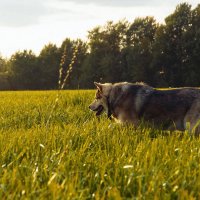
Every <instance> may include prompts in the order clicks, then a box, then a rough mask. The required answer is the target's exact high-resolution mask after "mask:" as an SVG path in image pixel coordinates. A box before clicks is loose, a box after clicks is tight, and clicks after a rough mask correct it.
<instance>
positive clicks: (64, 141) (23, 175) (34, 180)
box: [0, 91, 200, 200]
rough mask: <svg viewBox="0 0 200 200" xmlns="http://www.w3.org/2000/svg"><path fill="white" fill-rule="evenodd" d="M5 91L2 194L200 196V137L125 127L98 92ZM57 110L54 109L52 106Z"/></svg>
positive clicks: (0, 121) (1, 99)
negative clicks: (99, 102)
mask: <svg viewBox="0 0 200 200" xmlns="http://www.w3.org/2000/svg"><path fill="white" fill-rule="evenodd" d="M56 94H57V92H56V91H44V92H0V152H1V153H0V199H147V200H149V199H185V200H188V199H200V139H199V138H195V137H191V136H190V135H189V134H188V133H187V132H185V133H179V132H173V133H171V134H166V133H163V132H162V131H160V130H152V129H150V128H145V127H142V126H141V127H140V128H138V129H136V130H135V129H134V128H133V127H132V126H122V125H120V124H116V123H115V122H111V121H110V120H108V119H106V116H102V117H101V119H100V120H99V121H98V120H97V119H96V118H95V115H94V113H92V112H90V111H89V109H88V105H89V103H90V102H91V101H92V99H93V96H94V91H63V92H62V93H61V95H60V97H59V101H58V105H57V106H55V108H54V105H55V99H56ZM52 109H53V111H52Z"/></svg>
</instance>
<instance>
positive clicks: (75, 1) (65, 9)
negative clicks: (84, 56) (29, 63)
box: [0, 0, 199, 57]
mask: <svg viewBox="0 0 200 200" xmlns="http://www.w3.org/2000/svg"><path fill="white" fill-rule="evenodd" d="M181 2H183V1H182V0H168V1H161V0H151V1H149V0H123V1H122V0H0V44H1V45H0V54H2V55H3V56H7V57H9V56H10V55H11V54H13V53H14V52H16V51H18V50H23V49H32V50H33V51H34V52H35V53H36V54H38V53H39V52H40V50H41V49H42V47H43V46H44V45H45V44H48V43H49V42H52V43H55V44H57V45H58V46H59V45H60V44H61V43H62V41H63V40H64V39H65V38H66V37H70V38H73V39H76V38H82V39H86V38H87V31H89V30H91V29H92V28H94V27H95V26H97V25H104V24H105V23H106V22H107V21H110V20H113V21H115V22H117V21H119V20H120V19H127V20H129V21H133V20H134V18H136V17H144V16H147V15H148V16H154V17H155V18H156V19H157V21H159V22H163V21H164V18H165V17H166V16H167V15H169V14H171V13H172V12H173V11H174V9H175V6H176V5H177V4H179V3H181ZM184 2H188V3H190V4H191V5H192V6H193V7H196V6H197V4H198V3H199V0H189V1H184Z"/></svg>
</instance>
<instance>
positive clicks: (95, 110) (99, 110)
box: [89, 105, 104, 116]
mask: <svg viewBox="0 0 200 200" xmlns="http://www.w3.org/2000/svg"><path fill="white" fill-rule="evenodd" d="M89 109H90V110H92V111H94V112H96V116H99V115H101V113H102V112H103V110H104V108H103V106H102V105H100V106H98V107H97V108H96V109H92V108H91V106H89Z"/></svg>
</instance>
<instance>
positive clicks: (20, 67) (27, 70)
mask: <svg viewBox="0 0 200 200" xmlns="http://www.w3.org/2000/svg"><path fill="white" fill-rule="evenodd" d="M9 66H10V72H11V79H12V85H13V86H14V88H13V89H21V90H22V89H39V84H38V82H39V81H38V77H39V74H40V69H39V67H38V65H37V57H36V56H35V54H34V53H33V52H32V51H27V50H24V51H23V52H17V53H15V54H14V55H12V56H11V59H10V61H9Z"/></svg>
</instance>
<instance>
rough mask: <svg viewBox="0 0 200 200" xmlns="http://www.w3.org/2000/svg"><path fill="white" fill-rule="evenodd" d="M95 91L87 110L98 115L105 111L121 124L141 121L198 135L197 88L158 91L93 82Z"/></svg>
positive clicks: (199, 97)
mask: <svg viewBox="0 0 200 200" xmlns="http://www.w3.org/2000/svg"><path fill="white" fill-rule="evenodd" d="M94 84H95V85H96V87H97V92H96V95H95V100H94V102H92V103H91V105H90V106H89V108H90V109H91V110H92V111H95V112H96V115H97V116H99V115H101V114H102V113H103V111H105V112H106V113H107V115H108V117H109V118H111V116H112V117H114V118H115V119H117V120H118V121H120V122H122V123H124V122H128V123H132V124H134V125H135V126H138V125H139V123H140V122H141V121H144V122H148V123H150V124H153V125H155V126H159V127H160V126H161V127H163V128H164V129H167V130H175V129H177V130H181V131H183V130H185V129H186V128H187V127H188V128H189V130H190V131H194V130H195V133H198V132H200V128H199V127H198V124H199V123H200V122H199V121H200V89H197V88H179V89H167V90H159V89H155V88H152V87H150V86H148V85H146V84H144V83H135V84H133V83H127V82H123V83H115V84H111V83H105V84H101V83H96V82H94Z"/></svg>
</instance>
